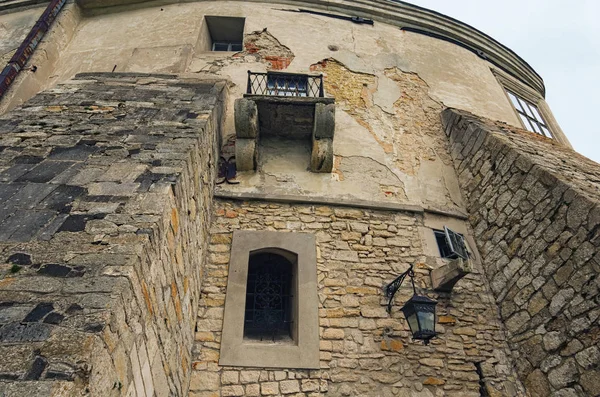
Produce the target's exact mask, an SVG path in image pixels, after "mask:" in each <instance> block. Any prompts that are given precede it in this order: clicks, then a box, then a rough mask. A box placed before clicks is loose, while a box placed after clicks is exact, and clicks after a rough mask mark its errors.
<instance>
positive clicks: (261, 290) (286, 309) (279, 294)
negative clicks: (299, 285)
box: [244, 254, 293, 342]
mask: <svg viewBox="0 0 600 397" xmlns="http://www.w3.org/2000/svg"><path fill="white" fill-rule="evenodd" d="M255 260H256V261H253V262H252V263H251V264H250V265H249V267H248V284H247V288H246V310H245V315H244V337H246V338H250V339H260V340H261V341H262V340H264V339H267V338H268V339H271V340H272V341H273V342H275V339H277V338H284V339H285V338H286V336H288V337H289V336H290V327H291V325H292V324H293V319H292V318H291V315H292V312H291V305H292V299H293V295H292V291H291V280H292V273H291V267H289V266H285V263H282V262H281V257H279V256H278V255H273V254H262V255H261V254H259V256H258V257H256V258H255ZM284 261H285V259H284Z"/></svg>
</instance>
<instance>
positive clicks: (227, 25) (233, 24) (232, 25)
mask: <svg viewBox="0 0 600 397" xmlns="http://www.w3.org/2000/svg"><path fill="white" fill-rule="evenodd" d="M204 19H205V21H206V27H207V28H208V34H209V36H210V43H211V45H210V48H211V50H212V51H242V49H243V41H244V24H245V21H246V20H245V18H235V17H221V16H205V17H204Z"/></svg>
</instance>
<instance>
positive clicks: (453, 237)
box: [433, 226, 469, 259]
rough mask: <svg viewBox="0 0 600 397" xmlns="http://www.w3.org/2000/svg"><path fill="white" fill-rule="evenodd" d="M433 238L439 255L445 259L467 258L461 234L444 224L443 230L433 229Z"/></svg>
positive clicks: (467, 254)
mask: <svg viewBox="0 0 600 397" xmlns="http://www.w3.org/2000/svg"><path fill="white" fill-rule="evenodd" d="M433 234H434V235H435V240H436V242H437V245H438V248H439V250H440V256H441V257H442V258H447V259H456V258H462V259H468V258H469V251H468V250H467V246H466V244H465V238H464V236H463V235H462V234H460V233H456V232H453V231H452V230H450V229H448V228H447V227H445V226H444V230H434V231H433Z"/></svg>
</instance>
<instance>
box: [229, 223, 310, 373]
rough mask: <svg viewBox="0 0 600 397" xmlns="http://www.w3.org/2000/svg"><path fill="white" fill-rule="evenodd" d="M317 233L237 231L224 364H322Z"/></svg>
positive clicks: (308, 366) (233, 243)
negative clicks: (320, 358)
mask: <svg viewBox="0 0 600 397" xmlns="http://www.w3.org/2000/svg"><path fill="white" fill-rule="evenodd" d="M318 309H319V299H318V295H317V258H316V242H315V236H314V235H312V234H306V233H285V232H271V231H249V230H248V231H245V230H236V231H235V232H234V233H233V240H232V245H231V259H230V261H229V275H228V279H227V295H226V298H225V314H224V321H223V335H222V338H221V354H220V359H219V364H220V365H228V366H241V367H269V368H308V369H317V368H319V314H318Z"/></svg>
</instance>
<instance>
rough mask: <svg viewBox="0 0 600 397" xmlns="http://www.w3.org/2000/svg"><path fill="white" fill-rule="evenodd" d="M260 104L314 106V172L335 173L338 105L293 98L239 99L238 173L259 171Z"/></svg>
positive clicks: (237, 125)
mask: <svg viewBox="0 0 600 397" xmlns="http://www.w3.org/2000/svg"><path fill="white" fill-rule="evenodd" d="M257 100H262V101H269V102H282V103H287V104H293V103H294V102H298V104H299V105H302V106H306V105H307V104H308V105H313V106H314V109H315V110H314V119H313V131H312V150H311V157H310V171H311V172H317V173H327V172H331V171H332V169H333V136H334V133H335V103H333V99H332V98H289V97H283V98H278V97H265V96H253V97H244V98H238V99H236V101H235V106H234V112H235V114H234V118H235V134H236V143H235V159H236V166H237V170H238V171H254V170H256V165H257V159H258V140H259V136H260V123H259V112H258V106H257V104H256V101H257Z"/></svg>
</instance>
